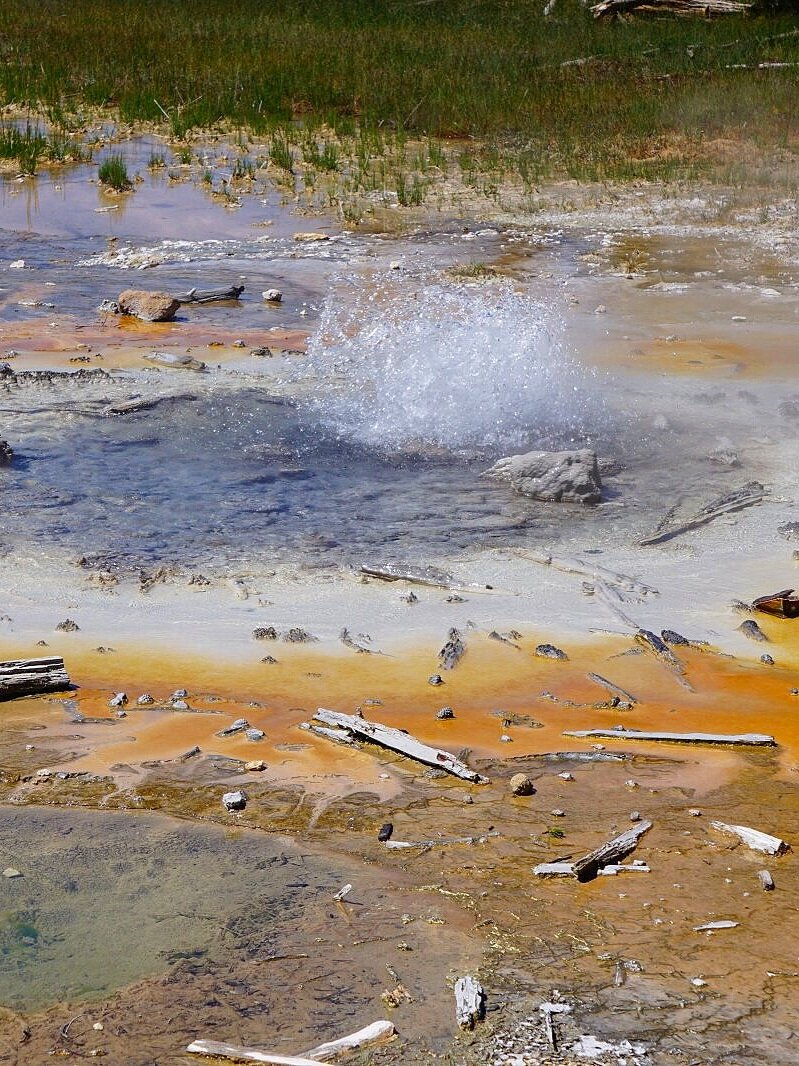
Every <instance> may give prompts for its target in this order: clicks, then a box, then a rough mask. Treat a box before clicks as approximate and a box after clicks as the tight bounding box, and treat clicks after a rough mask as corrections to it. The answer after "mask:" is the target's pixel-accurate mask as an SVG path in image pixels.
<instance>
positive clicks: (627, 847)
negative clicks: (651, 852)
mask: <svg viewBox="0 0 799 1066" xmlns="http://www.w3.org/2000/svg"><path fill="white" fill-rule="evenodd" d="M651 828H652V823H651V822H650V821H643V822H639V823H638V825H634V826H632V827H631V828H630V829H627V830H625V832H623V833H620V834H619V835H618V836H616V837H613V839H612V840H608V841H606V842H605V843H604V844H602V845H600V846H599V847H598V848H595V849H594V850H593V851H589V852H588V854H587V855H583V857H582V858H581V859H577V861H576V862H575V863H574V875H575V877H576V878H577V880H578V881H580V882H585V881H593V879H594V878H595V877H596V876H597V874H598V873H599V871H600V869H601V868H602V867H603V866H615V865H617V864H618V863H619V862H620V861H621V860H622V859H624V858H626V856H627V855H629V854H630V852H631V851H634V850H635V848H636V846H637V845H638V841H639V840H640V839H641V837H642V836H643V835H644V833H648V832H649V830H650V829H651Z"/></svg>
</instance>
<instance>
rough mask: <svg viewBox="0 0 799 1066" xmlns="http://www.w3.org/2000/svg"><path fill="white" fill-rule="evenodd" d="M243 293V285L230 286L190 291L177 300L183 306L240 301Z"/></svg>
mask: <svg viewBox="0 0 799 1066" xmlns="http://www.w3.org/2000/svg"><path fill="white" fill-rule="evenodd" d="M243 292H244V286H243V285H228V286H227V288H224V289H189V291H188V292H187V293H184V294H183V296H178V297H177V299H178V300H179V301H180V303H182V304H210V303H213V302H214V301H216V300H238V298H239V297H240V296H241V294H242V293H243Z"/></svg>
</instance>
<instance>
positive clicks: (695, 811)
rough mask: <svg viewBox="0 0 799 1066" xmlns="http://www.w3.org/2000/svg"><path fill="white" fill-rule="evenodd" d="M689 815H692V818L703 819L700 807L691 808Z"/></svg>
mask: <svg viewBox="0 0 799 1066" xmlns="http://www.w3.org/2000/svg"><path fill="white" fill-rule="evenodd" d="M688 813H689V814H690V815H691V817H692V818H701V817H702V812H701V811H700V810H699V808H698V807H691V808H689V810H688Z"/></svg>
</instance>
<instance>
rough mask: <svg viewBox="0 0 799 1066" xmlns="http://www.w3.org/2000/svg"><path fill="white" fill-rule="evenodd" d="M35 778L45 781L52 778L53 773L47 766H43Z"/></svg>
mask: <svg viewBox="0 0 799 1066" xmlns="http://www.w3.org/2000/svg"><path fill="white" fill-rule="evenodd" d="M36 776H37V777H41V778H45V779H46V778H48V777H52V776H53V771H52V770H51V769H50V768H49V766H43V767H42V768H41V770H37V771H36Z"/></svg>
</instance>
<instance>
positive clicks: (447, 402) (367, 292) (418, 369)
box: [302, 279, 603, 453]
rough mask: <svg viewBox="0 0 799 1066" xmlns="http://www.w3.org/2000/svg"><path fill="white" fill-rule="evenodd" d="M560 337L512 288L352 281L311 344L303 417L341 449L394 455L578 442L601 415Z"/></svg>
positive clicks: (330, 302) (542, 311)
mask: <svg viewBox="0 0 799 1066" xmlns="http://www.w3.org/2000/svg"><path fill="white" fill-rule="evenodd" d="M562 333H563V322H562V316H561V313H560V311H559V308H558V304H557V302H556V301H555V300H554V299H552V300H549V301H542V300H540V299H538V298H535V299H533V298H532V297H530V296H527V295H524V294H521V293H519V292H517V291H515V290H514V288H513V287H512V286H511V285H510V284H507V285H506V284H493V283H492V284H482V285H468V286H467V285H455V284H451V285H443V284H441V282H440V281H430V282H429V283H425V282H424V281H420V280H419V279H413V280H397V281H394V280H391V281H390V282H384V283H382V284H380V285H375V283H374V281H373V280H372V281H369V280H363V279H347V280H346V281H344V282H342V284H341V285H339V286H337V287H336V288H335V289H334V291H333V292H332V293H331V295H330V296H329V297H328V299H327V301H326V304H325V307H324V309H323V313H322V317H321V322H320V325H319V328H318V330H317V332H316V333H315V334H314V336H313V337H312V338H311V341H310V344H309V352H308V355H309V358H308V363H307V364H306V365H307V368H308V370H309V372H310V375H311V377H312V380H313V386H312V388H311V391H310V396H309V397H308V399H306V400H305V401H304V403H303V404H302V406H303V407H304V409H305V413H306V414H308V415H310V416H311V419H312V421H314V422H316V423H317V424H321V426H322V428H324V429H325V430H327V431H330V432H332V433H334V434H335V435H336V436H337V437H339V438H343V439H347V440H351V441H353V442H356V443H358V444H361V445H366V446H368V447H371V448H377V449H378V450H380V451H383V452H389V453H390V452H396V451H408V450H414V449H416V448H419V449H420V450H423V449H424V448H425V447H430V446H433V447H444V448H447V449H449V450H451V451H455V452H462V453H463V452H474V451H480V452H495V451H499V450H503V449H509V448H516V449H519V448H522V447H526V446H527V447H552V446H558V447H563V446H567V445H568V444H570V443H573V442H574V441H576V440H579V441H580V442H585V441H586V439H587V438H589V437H590V436H591V435H592V433H593V432H594V431H595V429H596V428H597V423H598V421H602V420H603V418H602V410H601V409H602V404H601V402H600V401H599V400H598V399H597V397H596V395H595V390H594V389H593V387H592V382H591V378H590V374H589V373H588V372H587V371H586V370H585V369H584V368H583V367H581V366H579V365H578V364H577V363H576V362H575V361H574V360H573V359H572V358H571V357H570V356H569V354H568V352H567V350H566V345H565V344H564V342H563V339H562Z"/></svg>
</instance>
